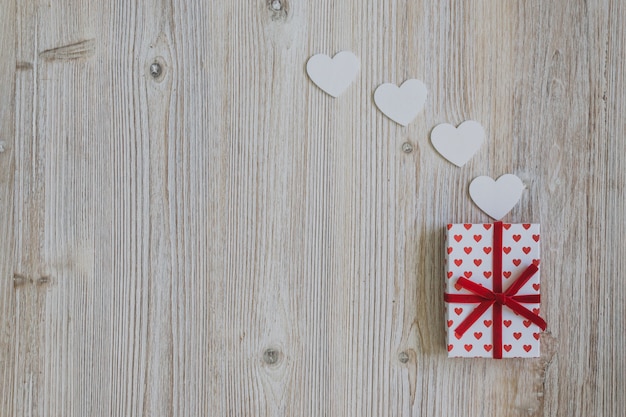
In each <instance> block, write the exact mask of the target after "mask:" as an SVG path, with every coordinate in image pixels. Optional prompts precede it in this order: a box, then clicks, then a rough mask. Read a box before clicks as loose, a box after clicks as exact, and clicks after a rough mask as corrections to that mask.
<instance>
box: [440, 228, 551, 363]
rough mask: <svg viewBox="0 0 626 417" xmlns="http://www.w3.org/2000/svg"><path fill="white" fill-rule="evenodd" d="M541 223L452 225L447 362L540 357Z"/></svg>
mask: <svg viewBox="0 0 626 417" xmlns="http://www.w3.org/2000/svg"><path fill="white" fill-rule="evenodd" d="M539 243H540V233H539V225H538V224H509V223H502V222H496V223H493V224H449V225H448V227H447V238H446V260H445V264H446V277H445V282H446V283H445V295H444V301H445V302H446V326H447V327H446V331H447V345H448V356H449V357H474V358H476V357H479V358H495V359H500V358H513V357H523V358H529V357H538V356H539V353H540V352H539V334H540V332H541V330H545V327H546V323H545V321H544V320H543V319H542V318H541V317H539V297H540V291H539V289H540V287H539V263H540V262H539Z"/></svg>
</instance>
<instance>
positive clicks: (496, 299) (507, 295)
mask: <svg viewBox="0 0 626 417" xmlns="http://www.w3.org/2000/svg"><path fill="white" fill-rule="evenodd" d="M538 270H539V268H537V266H536V265H535V264H531V265H530V266H528V268H526V269H525V270H524V272H522V274H521V275H520V276H519V278H517V279H516V280H515V281H514V282H513V284H511V286H510V287H509V289H508V290H506V291H505V292H502V222H496V223H494V228H493V291H492V290H488V289H487V288H485V287H483V286H482V285H478V284H476V283H475V282H472V281H470V280H468V279H467V278H464V277H461V278H459V280H458V281H457V283H458V284H459V285H460V286H461V287H463V288H465V289H466V290H469V291H471V292H473V293H474V294H444V301H446V302H447V303H479V304H478V306H476V308H475V309H474V311H472V312H471V313H470V315H469V316H467V317H466V318H465V320H463V321H462V322H461V324H459V325H458V327H457V328H456V329H455V330H454V333H456V334H457V335H458V336H459V337H461V336H463V334H464V333H465V332H466V331H467V330H468V329H469V328H470V327H471V326H472V325H473V324H474V323H475V322H476V321H477V320H478V319H479V318H480V316H482V315H483V314H484V313H485V311H487V310H488V309H489V307H491V306H493V346H494V349H493V357H494V358H495V359H502V306H507V307H508V308H510V309H511V310H513V311H514V312H516V313H518V314H519V315H521V316H523V317H525V318H526V319H528V320H530V321H531V322H532V323H534V324H536V325H537V326H539V327H540V328H541V330H545V329H546V326H547V324H546V322H545V320H544V319H542V318H541V317H539V315H537V314H535V313H533V312H532V311H530V310H528V309H527V308H526V307H524V306H523V305H521V304H520V303H533V304H537V303H539V301H540V296H539V294H532V295H516V294H517V292H518V291H519V290H520V289H521V288H522V287H523V286H524V284H526V283H527V282H528V280H529V279H530V278H531V277H532V276H533V275H535V273H537V271H538Z"/></svg>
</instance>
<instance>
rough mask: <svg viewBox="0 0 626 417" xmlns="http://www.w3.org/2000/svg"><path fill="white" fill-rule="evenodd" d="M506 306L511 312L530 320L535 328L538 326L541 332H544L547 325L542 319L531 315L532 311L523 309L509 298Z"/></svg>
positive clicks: (533, 314)
mask: <svg viewBox="0 0 626 417" xmlns="http://www.w3.org/2000/svg"><path fill="white" fill-rule="evenodd" d="M506 306H507V307H509V308H510V309H511V310H513V311H515V312H516V313H518V314H519V315H521V316H523V317H525V318H526V319H528V320H530V321H531V322H533V323H534V324H536V325H537V326H539V328H540V329H541V330H545V329H546V327H547V326H548V324H547V323H546V321H545V320H544V319H542V318H541V317H539V316H538V315H537V314H535V313H533V312H532V311H530V310H529V309H527V308H526V307H524V306H523V305H521V304H520V303H518V302H517V301H515V300H512V299H510V298H509V300H507V303H506Z"/></svg>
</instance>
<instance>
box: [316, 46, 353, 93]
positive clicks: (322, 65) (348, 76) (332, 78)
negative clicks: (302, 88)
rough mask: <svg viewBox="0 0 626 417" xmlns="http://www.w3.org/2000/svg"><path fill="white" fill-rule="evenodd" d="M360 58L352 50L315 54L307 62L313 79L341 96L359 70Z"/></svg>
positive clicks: (320, 85) (324, 89)
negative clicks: (334, 53) (332, 54)
mask: <svg viewBox="0 0 626 417" xmlns="http://www.w3.org/2000/svg"><path fill="white" fill-rule="evenodd" d="M359 66H360V64H359V58H357V56H356V55H354V54H353V53H352V52H350V51H342V52H339V53H337V54H336V55H335V56H334V57H333V58H331V57H329V56H328V55H325V54H317V55H313V56H312V57H311V58H309V60H308V61H307V63H306V72H307V74H309V78H310V79H311V81H313V82H314V83H315V85H317V86H318V87H319V88H321V89H322V90H323V91H324V92H326V93H328V94H330V95H331V96H333V97H338V96H340V95H341V94H342V93H343V92H344V91H346V89H347V88H348V87H349V86H350V84H352V81H354V79H355V78H356V75H357V74H358V72H359Z"/></svg>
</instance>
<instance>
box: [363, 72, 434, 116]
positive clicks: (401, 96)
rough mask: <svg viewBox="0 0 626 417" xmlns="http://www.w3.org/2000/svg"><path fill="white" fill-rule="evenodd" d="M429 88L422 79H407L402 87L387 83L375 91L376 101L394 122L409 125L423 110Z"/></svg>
mask: <svg viewBox="0 0 626 417" xmlns="http://www.w3.org/2000/svg"><path fill="white" fill-rule="evenodd" d="M427 95H428V89H427V88H426V85H424V83H423V82H421V81H420V80H406V81H405V82H404V83H403V84H402V85H401V86H400V87H398V86H396V85H395V84H391V83H385V84H381V85H379V86H378V88H377V89H376V91H375V92H374V102H375V103H376V106H378V108H379V109H380V111H381V112H383V114H384V115H385V116H387V117H388V118H390V119H391V120H393V121H394V122H396V123H398V124H401V125H402V126H407V125H408V124H409V123H411V121H412V120H413V119H415V116H417V114H418V113H419V112H420V111H422V109H423V108H424V103H425V102H426V96H427Z"/></svg>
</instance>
